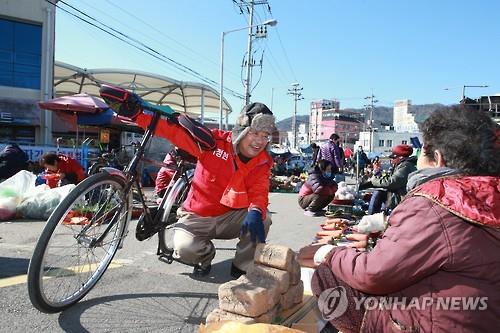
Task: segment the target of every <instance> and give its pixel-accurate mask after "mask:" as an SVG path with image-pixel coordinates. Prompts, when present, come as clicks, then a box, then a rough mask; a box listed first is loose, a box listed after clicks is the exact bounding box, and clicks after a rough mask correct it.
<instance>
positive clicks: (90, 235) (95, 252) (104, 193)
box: [30, 173, 130, 311]
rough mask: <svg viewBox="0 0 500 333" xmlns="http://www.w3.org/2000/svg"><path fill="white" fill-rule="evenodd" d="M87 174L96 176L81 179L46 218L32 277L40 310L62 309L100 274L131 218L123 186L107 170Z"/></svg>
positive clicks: (95, 280)
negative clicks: (36, 270)
mask: <svg viewBox="0 0 500 333" xmlns="http://www.w3.org/2000/svg"><path fill="white" fill-rule="evenodd" d="M91 178H94V179H96V181H91V179H87V180H85V181H84V182H82V183H84V184H83V185H82V189H81V190H80V191H79V192H80V193H78V195H76V196H75V195H73V197H72V198H70V199H71V200H70V199H68V200H66V199H65V200H66V201H67V202H65V201H63V202H62V203H61V205H63V204H65V206H64V208H60V207H58V208H56V211H58V210H59V211H60V212H59V213H58V214H59V215H57V214H55V213H54V214H53V216H51V218H50V219H49V221H48V222H47V225H49V224H51V226H52V227H51V229H50V230H49V231H50V233H49V234H48V238H46V240H45V242H46V245H45V246H44V248H43V249H42V250H41V251H42V253H41V257H40V259H39V260H40V261H41V264H40V266H39V267H40V268H39V269H40V275H39V278H36V277H35V283H37V284H39V289H36V290H35V291H32V290H31V289H30V299H31V300H32V302H33V298H35V302H34V304H35V306H36V305H39V304H41V305H40V306H37V307H38V308H39V309H41V310H44V309H45V308H48V309H50V311H52V307H55V308H59V307H60V308H63V307H66V306H67V304H72V303H74V302H76V301H78V299H80V298H81V297H83V295H85V294H86V293H87V292H88V291H89V290H90V288H92V287H93V285H95V283H97V281H98V280H99V278H100V277H101V276H102V274H103V273H104V271H105V269H106V268H107V266H108V265H109V263H110V262H111V260H112V258H113V256H114V254H115V253H116V251H117V249H118V245H119V243H120V242H121V240H122V234H123V233H124V227H125V225H126V223H127V220H128V219H129V218H130V212H129V204H130V203H129V201H128V200H127V201H124V199H123V198H124V197H125V194H124V193H123V185H121V184H120V183H118V182H116V181H115V180H113V179H114V178H113V177H112V176H110V175H108V174H106V173H101V174H96V175H94V176H92V177H91ZM82 183H81V184H82ZM77 189H78V186H77V188H75V190H77ZM75 190H74V191H75ZM71 194H72V193H70V195H69V196H68V197H70V196H71ZM55 215H57V216H55ZM44 232H45V230H44ZM37 247H38V245H37ZM32 279H33V278H32ZM38 290H39V291H38ZM36 292H38V293H39V294H38V295H36ZM33 293H35V295H34V296H33V295H32V294H33ZM47 311H49V310H47Z"/></svg>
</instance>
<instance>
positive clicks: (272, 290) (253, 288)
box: [206, 244, 304, 324]
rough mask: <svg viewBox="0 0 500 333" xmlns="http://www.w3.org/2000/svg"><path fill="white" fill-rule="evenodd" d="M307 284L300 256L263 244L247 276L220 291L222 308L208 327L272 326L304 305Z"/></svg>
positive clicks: (258, 246) (256, 252)
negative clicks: (231, 324) (227, 323)
mask: <svg viewBox="0 0 500 333" xmlns="http://www.w3.org/2000/svg"><path fill="white" fill-rule="evenodd" d="M303 294H304V284H303V283H302V281H301V280H300V265H299V263H298V262H297V256H296V254H295V253H294V252H293V251H292V250H291V249H289V248H287V247H285V246H279V245H269V244H259V245H257V248H256V250H255V257H254V264H253V266H251V267H250V268H249V269H248V271H247V273H246V274H245V275H242V276H241V277H240V278H239V279H237V280H233V281H229V282H227V283H224V284H222V285H220V287H219V308H218V309H215V310H213V311H212V312H211V313H210V314H209V315H208V316H207V319H206V323H207V324H208V323H213V322H221V321H230V320H233V321H239V322H242V323H245V324H252V323H271V322H272V321H273V319H274V318H276V317H277V316H278V314H279V312H281V311H283V310H287V309H290V308H291V307H293V306H294V305H296V304H298V303H301V302H302V297H303Z"/></svg>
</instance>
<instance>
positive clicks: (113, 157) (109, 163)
mask: <svg viewBox="0 0 500 333" xmlns="http://www.w3.org/2000/svg"><path fill="white" fill-rule="evenodd" d="M136 146H137V144H136V143H131V144H128V145H122V146H120V148H118V149H116V148H114V149H112V150H111V152H109V153H102V154H100V155H99V156H97V157H91V158H89V159H88V161H89V162H90V163H91V164H90V167H89V168H88V170H87V176H90V175H93V174H95V173H98V172H99V171H100V170H101V168H103V167H113V168H115V169H121V166H122V165H124V164H127V163H128V162H129V160H130V159H129V158H128V156H127V147H133V148H134V149H135V147H136ZM122 152H123V153H122ZM122 155H123V156H122Z"/></svg>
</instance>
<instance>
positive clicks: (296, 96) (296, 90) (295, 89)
mask: <svg viewBox="0 0 500 333" xmlns="http://www.w3.org/2000/svg"><path fill="white" fill-rule="evenodd" d="M303 89H304V88H300V87H299V83H297V82H295V83H292V88H291V89H288V95H292V96H293V101H294V111H293V118H292V135H293V145H292V147H293V148H297V101H300V100H302V99H304V97H302V93H301V91H302V90H303Z"/></svg>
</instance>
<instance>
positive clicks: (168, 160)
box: [155, 153, 177, 193]
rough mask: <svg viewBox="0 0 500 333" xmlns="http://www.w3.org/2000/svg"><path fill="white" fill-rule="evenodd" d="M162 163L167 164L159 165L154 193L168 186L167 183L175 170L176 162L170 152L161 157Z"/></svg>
mask: <svg viewBox="0 0 500 333" xmlns="http://www.w3.org/2000/svg"><path fill="white" fill-rule="evenodd" d="M163 163H164V164H167V165H168V167H161V169H160V171H158V174H157V175H156V179H155V191H156V193H160V192H161V191H163V190H164V189H166V188H167V187H168V184H170V180H171V179H172V177H173V175H174V173H175V170H177V164H176V163H175V159H174V158H173V157H172V154H170V153H168V154H167V155H166V156H165V158H164V159H163Z"/></svg>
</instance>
